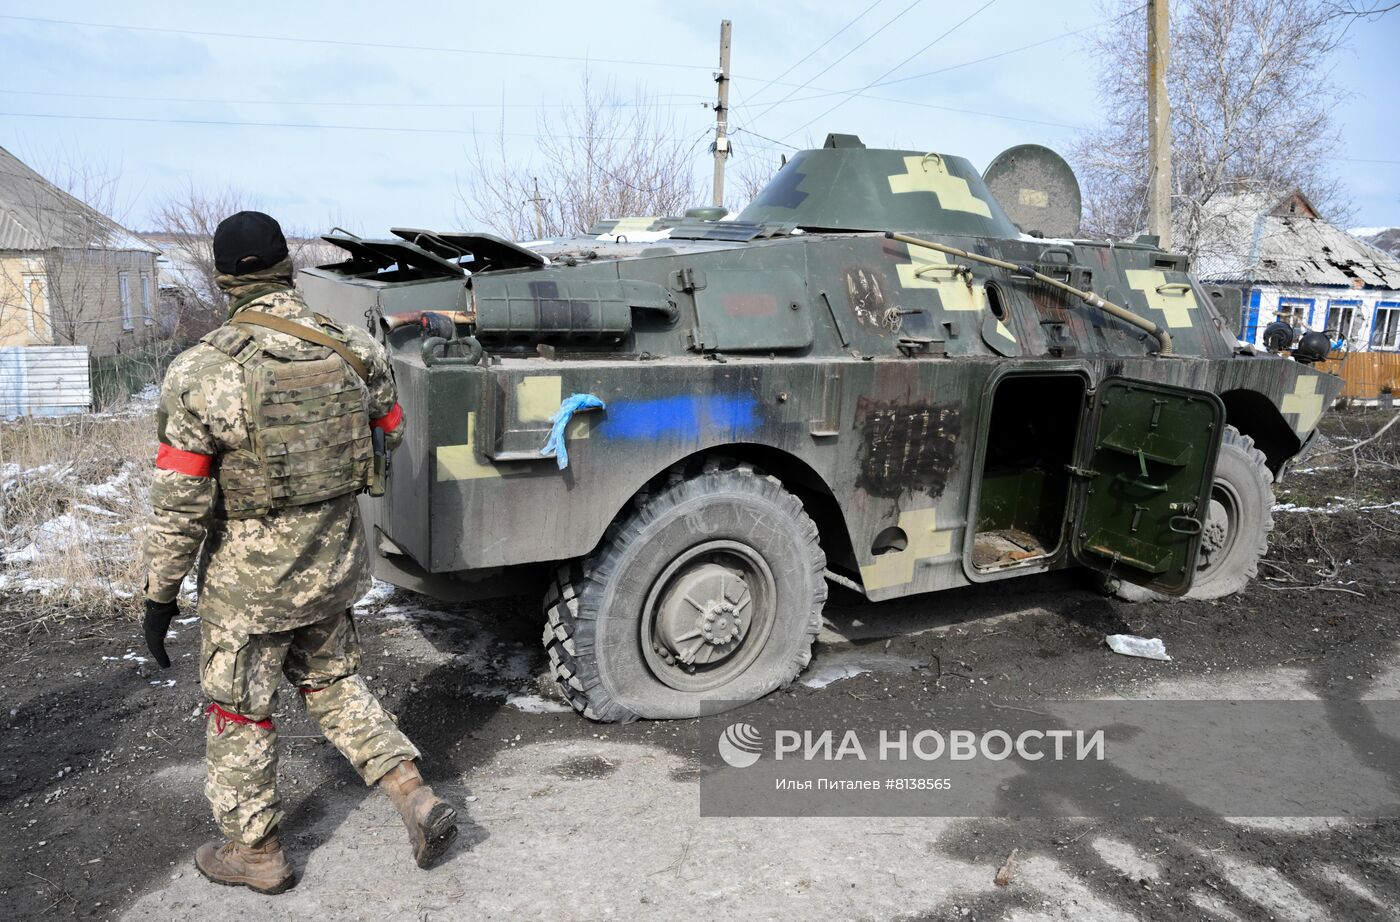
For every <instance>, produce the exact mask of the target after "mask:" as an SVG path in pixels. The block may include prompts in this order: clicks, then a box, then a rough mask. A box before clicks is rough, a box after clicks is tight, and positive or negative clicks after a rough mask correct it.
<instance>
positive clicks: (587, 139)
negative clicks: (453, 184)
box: [457, 75, 704, 239]
mask: <svg viewBox="0 0 1400 922" xmlns="http://www.w3.org/2000/svg"><path fill="white" fill-rule="evenodd" d="M580 93H581V98H580V100H579V103H578V105H577V106H574V107H572V108H567V109H563V110H551V109H543V108H542V109H541V110H540V114H539V115H538V134H539V138H540V139H539V142H538V147H537V149H536V152H535V156H534V157H532V158H530V159H528V160H524V161H522V160H520V159H519V158H517V157H514V156H512V155H511V152H510V151H509V150H508V149H507V145H506V132H505V122H504V118H505V115H504V112H503V113H502V121H501V123H500V127H499V129H498V131H497V133H496V135H495V137H494V138H491V139H490V140H487V141H478V142H477V143H476V144H475V145H474V146H473V147H472V148H469V149H468V150H467V167H468V169H467V173H466V175H465V176H461V177H459V178H458V183H457V188H458V200H459V209H458V212H459V213H458V217H459V219H460V220H461V221H462V223H463V224H464V225H465V226H473V225H475V226H480V225H482V224H485V225H486V226H488V227H490V228H492V229H494V230H496V231H497V232H499V233H502V234H505V235H508V236H511V237H514V238H516V239H532V238H536V237H552V236H563V235H574V234H580V233H583V232H584V231H586V230H587V229H588V228H589V227H590V226H592V225H593V224H595V223H597V222H598V221H601V220H604V219H607V218H620V217H628V216H661V215H677V214H681V213H682V212H683V211H684V210H685V209H686V208H688V207H691V206H693V205H697V204H700V190H699V187H698V184H697V182H696V177H695V163H696V158H697V157H698V156H700V155H701V154H703V153H704V149H703V148H702V147H700V146H699V141H700V138H698V137H697V138H684V137H677V134H676V130H675V125H674V124H673V122H672V121H671V119H670V117H669V116H668V115H666V114H665V112H664V110H663V109H661V108H660V107H659V106H654V105H651V104H649V102H648V100H647V98H646V97H645V96H644V95H642V94H640V93H638V94H637V96H636V99H635V100H631V101H630V102H631V103H632V104H630V105H627V106H623V105H619V103H620V102H621V101H623V100H622V98H621V95H620V94H619V93H618V92H617V90H616V89H615V88H614V87H613V86H612V85H610V84H604V85H601V86H600V85H598V84H597V83H595V82H593V81H592V80H590V79H589V78H588V76H587V75H585V77H584V81H583V85H582V88H581V90H580Z"/></svg>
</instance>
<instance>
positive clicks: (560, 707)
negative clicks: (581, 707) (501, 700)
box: [506, 695, 573, 714]
mask: <svg viewBox="0 0 1400 922" xmlns="http://www.w3.org/2000/svg"><path fill="white" fill-rule="evenodd" d="M506 704H508V705H510V706H511V707H513V708H516V709H517V710H521V711H524V712H525V713H526V714H556V713H564V714H567V713H569V712H570V711H572V710H573V708H571V707H569V706H568V705H567V704H565V703H564V702H562V701H554V700H551V699H549V698H545V697H544V696H542V695H507V696H506Z"/></svg>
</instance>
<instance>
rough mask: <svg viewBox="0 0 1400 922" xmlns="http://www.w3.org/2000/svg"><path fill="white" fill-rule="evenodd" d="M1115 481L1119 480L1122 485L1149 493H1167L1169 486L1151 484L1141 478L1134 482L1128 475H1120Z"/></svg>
mask: <svg viewBox="0 0 1400 922" xmlns="http://www.w3.org/2000/svg"><path fill="white" fill-rule="evenodd" d="M1114 479H1115V480H1118V481H1119V482H1121V483H1126V484H1127V485H1128V486H1130V487H1137V488H1138V489H1139V490H1146V491H1147V492H1149V493H1165V492H1167V485H1166V484H1164V483H1149V482H1147V481H1146V480H1143V479H1141V478H1138V479H1136V480H1134V479H1133V478H1131V477H1129V476H1128V475H1126V474H1119V475H1118V476H1117V477H1115V478H1114Z"/></svg>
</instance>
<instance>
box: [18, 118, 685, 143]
mask: <svg viewBox="0 0 1400 922" xmlns="http://www.w3.org/2000/svg"><path fill="white" fill-rule="evenodd" d="M0 118H49V119H67V120H73V121H97V122H142V123H147V124H160V125H224V126H234V127H238V128H317V129H325V130H332V131H386V132H391V133H404V134H456V135H481V134H492V135H494V134H504V135H505V136H506V137H508V138H540V137H546V135H541V134H538V133H536V132H521V131H506V132H494V131H491V132H484V131H477V130H476V129H474V128H473V129H466V128H413V127H408V126H402V125H324V124H314V123H311V122H245V121H237V120H234V119H212V118H153V117H149V116H134V115H68V114H60V113H56V112H0ZM548 137H559V138H569V139H571V140H584V139H586V138H588V137H591V138H592V140H595V141H631V142H634V143H639V144H640V143H644V142H645V143H649V144H660V143H664V142H667V141H670V140H672V139H671V138H669V137H666V136H657V137H647V138H633V137H603V136H584V135H548Z"/></svg>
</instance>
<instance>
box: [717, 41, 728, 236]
mask: <svg viewBox="0 0 1400 922" xmlns="http://www.w3.org/2000/svg"><path fill="white" fill-rule="evenodd" d="M715 83H718V84H719V101H718V102H716V103H715V200H714V204H716V205H718V206H720V207H721V208H723V207H724V161H725V160H727V159H728V158H729V20H727V19H722V20H720V24H719V73H717V74H715Z"/></svg>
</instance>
